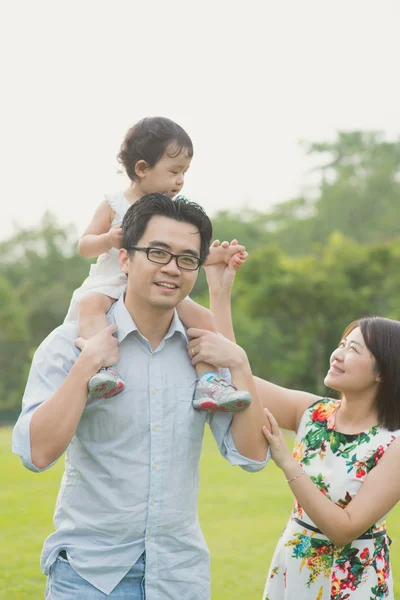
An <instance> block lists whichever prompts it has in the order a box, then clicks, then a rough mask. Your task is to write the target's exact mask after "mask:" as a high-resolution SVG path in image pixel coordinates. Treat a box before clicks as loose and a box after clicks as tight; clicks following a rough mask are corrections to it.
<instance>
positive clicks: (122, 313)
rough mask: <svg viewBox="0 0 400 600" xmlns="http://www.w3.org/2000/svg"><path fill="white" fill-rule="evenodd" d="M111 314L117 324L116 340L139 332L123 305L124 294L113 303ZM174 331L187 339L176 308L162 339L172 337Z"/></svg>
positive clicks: (121, 339)
mask: <svg viewBox="0 0 400 600" xmlns="http://www.w3.org/2000/svg"><path fill="white" fill-rule="evenodd" d="M111 314H112V316H113V318H114V321H115V324H116V325H117V326H118V330H117V340H118V341H119V343H121V342H122V341H123V340H124V339H125V338H126V336H127V335H128V334H130V333H132V332H133V331H137V332H138V333H140V332H139V330H138V328H137V326H136V323H135V322H134V320H133V319H132V317H131V315H130V313H129V311H128V309H127V308H126V306H125V294H122V295H121V296H120V297H119V298H118V300H117V302H115V303H114V306H113V308H112V310H111ZM176 332H177V333H180V334H181V335H183V337H184V338H185V340H186V341H187V342H188V341H189V339H188V336H187V333H186V329H185V327H184V325H183V323H182V321H181V320H180V318H179V317H178V313H177V312H176V310H174V316H173V318H172V321H171V325H170V327H169V329H168V331H167V333H166V335H165V338H164V339H168V338H170V337H172V336H173V335H174V333H176Z"/></svg>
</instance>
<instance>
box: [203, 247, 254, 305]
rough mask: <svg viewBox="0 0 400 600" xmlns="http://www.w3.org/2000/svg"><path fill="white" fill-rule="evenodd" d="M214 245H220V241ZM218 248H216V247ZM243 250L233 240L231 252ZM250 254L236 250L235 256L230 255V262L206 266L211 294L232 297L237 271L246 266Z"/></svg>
mask: <svg viewBox="0 0 400 600" xmlns="http://www.w3.org/2000/svg"><path fill="white" fill-rule="evenodd" d="M227 243H228V242H223V244H227ZM214 244H219V241H218V240H216V241H215V242H213V246H214ZM214 247H216V246H214ZM236 247H237V248H243V246H239V245H238V243H237V240H232V242H231V244H230V246H228V247H227V248H228V249H229V250H231V249H235V248H236ZM247 257H248V254H247V252H246V251H245V250H243V251H242V250H237V251H236V250H235V252H234V253H233V254H231V255H230V257H229V260H228V262H225V261H220V262H217V263H214V264H208V263H206V264H205V265H204V270H205V272H206V277H207V284H208V287H209V290H210V293H211V294H218V295H220V294H228V295H230V293H231V291H232V287H233V282H234V280H235V276H236V271H237V270H238V269H239V268H240V267H241V266H242V265H244V263H245V262H246V259H247Z"/></svg>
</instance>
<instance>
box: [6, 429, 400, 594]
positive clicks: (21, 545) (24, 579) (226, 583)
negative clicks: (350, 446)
mask: <svg viewBox="0 0 400 600" xmlns="http://www.w3.org/2000/svg"><path fill="white" fill-rule="evenodd" d="M10 446H11V430H10V429H8V428H4V429H0V472H1V474H2V486H1V489H0V565H1V570H0V599H2V600H3V599H4V600H42V599H43V589H44V585H45V577H44V576H43V575H42V573H41V571H40V569H39V556H40V552H41V548H42V544H43V540H44V539H45V537H46V536H47V535H48V534H49V533H50V532H51V531H52V529H53V524H52V513H53V509H54V503H55V498H56V494H57V491H58V485H59V481H60V477H61V473H62V468H63V464H62V461H60V462H59V463H58V464H57V465H56V466H55V467H53V468H52V469H50V470H49V471H47V472H45V473H42V474H40V475H36V474H34V473H31V472H29V471H27V470H26V469H24V468H23V467H22V465H21V463H20V460H19V458H18V457H16V456H13V455H12V454H11V452H10ZM396 476H397V474H396ZM291 505H292V498H291V494H290V490H289V489H288V487H287V485H286V484H285V481H284V478H283V476H282V474H281V473H280V472H279V471H278V469H277V468H276V467H275V465H274V464H273V463H271V464H270V465H269V466H268V467H267V469H266V470H265V471H263V472H261V473H257V474H249V473H245V472H244V471H242V470H240V469H238V468H232V467H230V466H229V464H228V463H227V462H226V461H224V460H223V459H222V458H220V457H219V456H218V455H217V451H216V449H215V445H214V442H213V440H212V438H211V436H210V435H209V434H208V435H207V436H206V438H205V441H204V449H203V458H202V485H201V493H200V519H201V524H202V527H203V531H204V534H205V536H206V539H207V541H208V545H209V548H210V551H211V557H212V562H211V564H212V590H213V591H212V598H213V600H228V599H229V600H253V599H255V600H261V594H262V590H263V586H264V580H265V575H266V572H267V569H268V565H269V561H270V559H271V557H272V553H273V550H274V547H275V544H276V542H277V540H278V537H279V535H280V533H281V531H282V529H283V527H284V525H285V523H286V520H287V518H288V516H289V513H290V509H291ZM399 517H400V506H397V507H396V509H395V510H394V511H393V513H392V515H391V516H390V518H389V519H388V528H389V533H390V536H391V537H392V539H393V544H392V546H391V558H392V566H393V570H394V573H395V582H396V583H395V593H396V592H397V594H399V595H400V518H399ZM397 594H396V595H397Z"/></svg>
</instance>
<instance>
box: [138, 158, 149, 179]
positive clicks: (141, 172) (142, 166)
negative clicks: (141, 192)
mask: <svg viewBox="0 0 400 600" xmlns="http://www.w3.org/2000/svg"><path fill="white" fill-rule="evenodd" d="M148 170H149V165H148V164H147V162H146V161H145V160H138V161H137V163H136V165H135V173H136V175H137V176H138V177H139V178H140V179H142V178H143V177H144V176H145V175H146V173H147V171H148Z"/></svg>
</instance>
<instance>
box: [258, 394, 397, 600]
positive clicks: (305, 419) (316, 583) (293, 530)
mask: <svg viewBox="0 0 400 600" xmlns="http://www.w3.org/2000/svg"><path fill="white" fill-rule="evenodd" d="M339 406H340V400H331V399H322V400H319V401H317V402H316V403H315V404H313V405H312V406H311V407H310V408H308V409H307V410H306V411H305V413H304V414H303V416H302V419H301V421H300V425H299V429H298V432H297V436H296V442H295V446H294V450H293V454H294V457H295V458H296V460H297V461H298V462H299V463H300V464H301V465H302V466H303V468H304V470H305V471H306V473H307V475H308V476H309V477H310V478H311V480H312V481H313V482H314V483H315V484H316V485H317V486H318V488H319V489H320V491H321V493H322V494H325V495H326V496H328V498H330V499H331V500H332V501H333V502H335V503H336V504H337V505H338V506H341V507H343V508H344V507H345V506H346V505H347V504H348V503H349V502H350V501H351V499H352V498H353V497H354V496H355V494H356V493H357V491H358V490H359V488H360V486H361V484H362V482H363V480H364V478H365V477H366V476H367V474H368V472H369V471H370V470H371V469H372V468H373V467H374V466H375V465H376V464H377V462H378V461H379V459H380V458H381V456H383V454H384V453H385V451H386V450H387V448H388V447H389V446H390V444H391V442H392V441H393V440H394V439H395V438H396V437H398V436H400V431H399V430H398V431H388V430H387V429H383V428H382V427H378V426H375V427H371V428H370V429H368V430H366V431H363V432H361V433H359V434H355V435H349V434H343V433H339V432H337V431H335V414H336V411H337V409H338V408H339ZM367 536H370V537H369V538H368V537H367ZM362 537H364V538H367V539H357V540H354V541H353V542H351V543H350V544H347V545H346V546H342V547H339V546H335V545H334V544H333V543H332V542H331V541H330V540H329V539H328V538H327V537H326V536H324V535H323V534H322V533H321V532H320V531H319V530H318V528H317V527H316V525H315V524H314V523H313V522H312V520H311V519H310V517H309V516H308V515H307V514H306V513H305V511H304V510H303V509H302V507H301V506H300V505H299V503H298V502H297V501H296V500H295V504H294V509H293V512H292V514H291V518H290V520H289V523H288V524H287V526H286V528H285V530H284V532H283V534H282V536H281V538H280V540H279V542H278V546H277V548H276V550H275V554H274V556H273V559H272V563H271V567H270V570H269V573H268V578H267V582H266V586H265V590H264V595H263V600H378V599H380V598H385V599H390V600H393V599H394V596H393V583H392V576H391V570H390V563H389V543H390V540H389V538H388V536H387V534H386V527H385V521H384V520H382V521H380V522H379V523H376V524H375V525H374V526H373V527H371V529H369V530H368V532H366V534H365V535H363V536H362Z"/></svg>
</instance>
